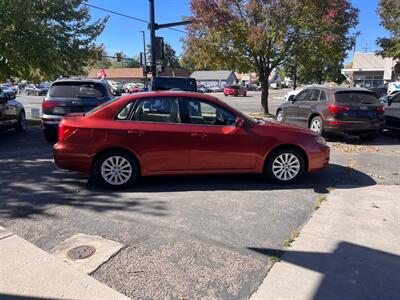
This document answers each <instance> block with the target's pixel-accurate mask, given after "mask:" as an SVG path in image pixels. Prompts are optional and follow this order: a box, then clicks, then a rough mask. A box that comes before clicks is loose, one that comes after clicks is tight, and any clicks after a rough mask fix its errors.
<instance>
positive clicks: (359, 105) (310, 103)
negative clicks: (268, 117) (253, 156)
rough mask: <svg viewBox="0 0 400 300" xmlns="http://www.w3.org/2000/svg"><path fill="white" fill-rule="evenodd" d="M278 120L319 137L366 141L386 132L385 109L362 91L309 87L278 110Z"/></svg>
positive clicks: (373, 97) (372, 95)
mask: <svg viewBox="0 0 400 300" xmlns="http://www.w3.org/2000/svg"><path fill="white" fill-rule="evenodd" d="M276 119H277V121H280V122H287V123H290V124H294V125H298V126H301V127H306V128H309V129H311V130H312V131H314V132H316V133H318V134H321V135H322V134H324V133H338V134H343V133H349V134H354V135H359V136H360V138H362V139H366V140H372V139H374V138H375V137H376V136H377V135H378V133H379V132H380V131H381V130H382V129H383V127H384V124H385V121H384V107H383V105H382V104H381V103H380V102H379V100H378V97H377V96H376V94H375V92H372V91H370V90H367V89H361V88H334V87H327V86H317V85H315V86H310V87H308V88H306V89H304V90H303V91H301V92H300V93H298V94H297V95H296V96H293V95H292V96H290V97H289V99H288V102H286V103H284V104H282V105H281V106H279V108H278V110H277V113H276Z"/></svg>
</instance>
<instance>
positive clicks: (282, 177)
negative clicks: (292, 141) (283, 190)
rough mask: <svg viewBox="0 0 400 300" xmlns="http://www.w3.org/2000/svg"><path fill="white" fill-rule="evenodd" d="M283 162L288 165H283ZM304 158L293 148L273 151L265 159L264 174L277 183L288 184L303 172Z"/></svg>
mask: <svg viewBox="0 0 400 300" xmlns="http://www.w3.org/2000/svg"><path fill="white" fill-rule="evenodd" d="M285 163H288V165H286V166H285ZM305 165H306V164H305V158H304V156H303V154H302V153H301V152H299V151H298V150H296V149H293V148H286V149H285V148H284V149H280V150H278V151H275V152H273V153H272V154H271V155H270V156H269V157H268V159H267V162H266V164H265V167H264V174H265V175H266V177H267V178H268V179H270V180H271V181H273V182H275V183H279V184H290V183H292V182H294V181H296V180H297V179H299V178H300V177H302V176H303V175H304V173H305Z"/></svg>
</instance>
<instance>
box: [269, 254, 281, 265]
mask: <svg viewBox="0 0 400 300" xmlns="http://www.w3.org/2000/svg"><path fill="white" fill-rule="evenodd" d="M269 260H270V261H271V262H272V263H273V264H274V263H277V262H280V261H281V258H280V257H278V256H270V257H269Z"/></svg>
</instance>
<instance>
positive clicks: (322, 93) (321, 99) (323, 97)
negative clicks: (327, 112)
mask: <svg viewBox="0 0 400 300" xmlns="http://www.w3.org/2000/svg"><path fill="white" fill-rule="evenodd" d="M327 100H328V96H327V95H326V92H325V91H321V95H319V101H327Z"/></svg>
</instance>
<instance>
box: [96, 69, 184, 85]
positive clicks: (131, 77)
mask: <svg viewBox="0 0 400 300" xmlns="http://www.w3.org/2000/svg"><path fill="white" fill-rule="evenodd" d="M103 70H104V73H105V75H106V79H110V80H115V81H119V82H141V83H143V82H144V76H143V69H142V68H113V69H92V70H90V71H89V74H88V77H89V78H100V77H101V76H102V72H103ZM158 76H171V77H189V73H188V71H186V70H185V69H175V68H165V69H164V72H160V73H158ZM150 78H151V74H147V79H150Z"/></svg>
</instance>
